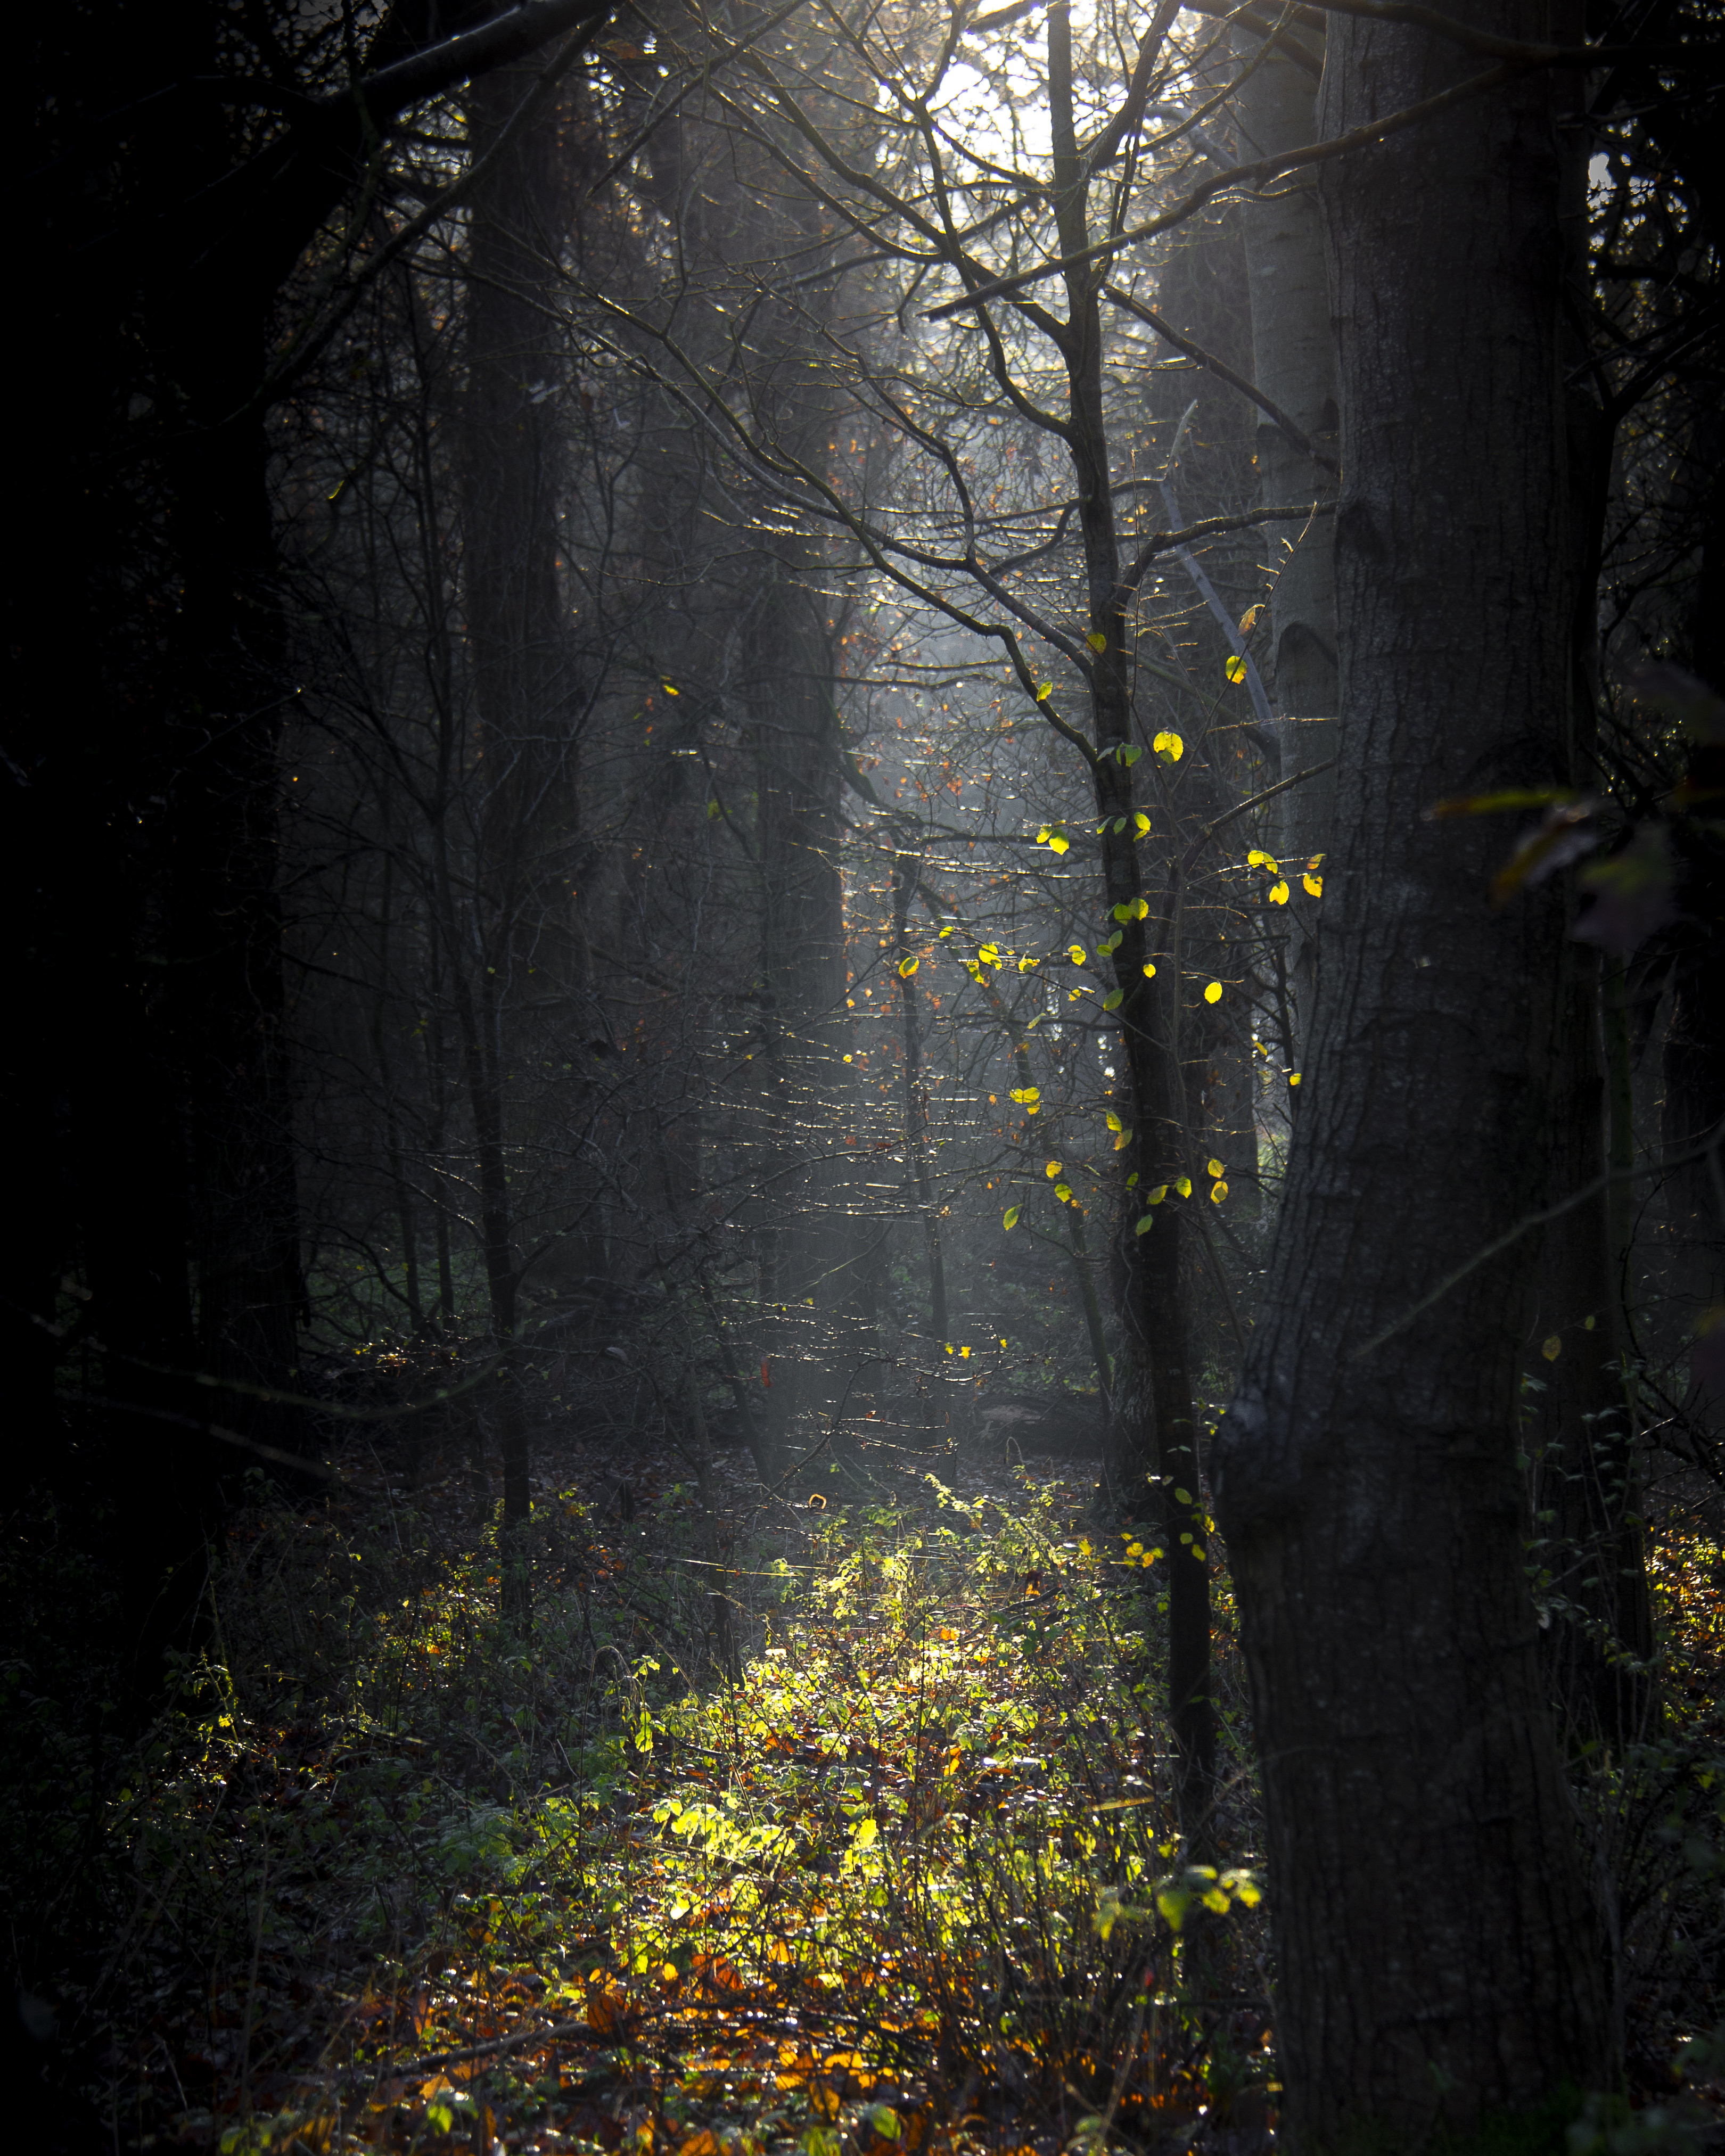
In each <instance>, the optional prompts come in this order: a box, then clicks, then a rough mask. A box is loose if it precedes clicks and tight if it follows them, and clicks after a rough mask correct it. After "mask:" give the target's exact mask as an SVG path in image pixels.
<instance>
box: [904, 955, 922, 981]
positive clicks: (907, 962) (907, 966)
mask: <svg viewBox="0 0 1725 2156" xmlns="http://www.w3.org/2000/svg"><path fill="white" fill-rule="evenodd" d="M921 964H922V960H921V959H920V958H901V959H900V960H899V962H898V977H899V978H900V980H901V981H908V980H909V979H910V978H911V974H912V973H915V972H916V968H918V967H919V966H920V965H921Z"/></svg>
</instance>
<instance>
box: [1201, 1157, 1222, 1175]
mask: <svg viewBox="0 0 1725 2156" xmlns="http://www.w3.org/2000/svg"><path fill="white" fill-rule="evenodd" d="M1204 1168H1205V1169H1206V1171H1207V1172H1208V1173H1209V1174H1211V1175H1225V1174H1226V1173H1228V1171H1227V1169H1226V1168H1224V1167H1223V1165H1222V1163H1221V1162H1220V1161H1219V1160H1207V1161H1206V1162H1205V1163H1204Z"/></svg>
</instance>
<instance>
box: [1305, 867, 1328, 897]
mask: <svg viewBox="0 0 1725 2156" xmlns="http://www.w3.org/2000/svg"><path fill="white" fill-rule="evenodd" d="M1300 880H1301V883H1303V884H1304V885H1305V886H1306V888H1307V891H1310V892H1311V894H1312V896H1313V897H1314V898H1322V896H1323V895H1324V880H1323V878H1322V876H1319V875H1313V874H1312V871H1311V870H1310V869H1308V870H1307V871H1306V873H1305V875H1302V876H1301V879H1300Z"/></svg>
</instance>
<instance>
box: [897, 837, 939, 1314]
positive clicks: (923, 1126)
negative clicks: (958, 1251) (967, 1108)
mask: <svg viewBox="0 0 1725 2156" xmlns="http://www.w3.org/2000/svg"><path fill="white" fill-rule="evenodd" d="M921 866H922V863H921V860H920V857H919V856H918V855H915V854H896V855H894V856H893V863H892V920H893V941H894V946H895V947H896V950H897V952H898V954H899V956H898V992H899V1003H900V1006H901V1011H902V1014H903V1019H904V1075H905V1167H906V1170H907V1172H908V1173H909V1175H910V1178H911V1187H912V1188H913V1189H914V1190H915V1192H916V1210H917V1211H918V1213H919V1214H921V1215H922V1246H923V1250H924V1254H925V1255H926V1256H927V1260H928V1319H929V1331H930V1334H931V1337H932V1338H933V1340H934V1342H935V1343H936V1346H937V1348H938V1347H939V1345H940V1343H941V1342H943V1341H944V1340H945V1339H946V1338H947V1269H946V1265H945V1261H944V1260H943V1258H942V1253H941V1224H940V1219H939V1216H938V1214H937V1213H936V1211H935V1209H934V1178H933V1176H932V1173H931V1172H930V1167H929V1158H928V1089H927V1086H925V1085H924V1083H923V1081H922V1016H921V1014H920V1013H919V1012H918V1010H917V1008H916V1006H917V1002H918V1000H919V999H918V997H917V994H916V981H915V978H913V976H914V973H915V970H916V952H914V951H913V950H912V948H911V940H910V936H909V932H908V931H909V925H910V911H911V900H912V899H913V898H914V897H915V896H916V886H917V882H918V880H919V871H920V869H921ZM907 967H908V968H910V969H911V970H910V971H909V972H906V968H907Z"/></svg>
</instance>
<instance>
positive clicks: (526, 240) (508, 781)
mask: <svg viewBox="0 0 1725 2156" xmlns="http://www.w3.org/2000/svg"><path fill="white" fill-rule="evenodd" d="M533 80H534V74H533V70H531V69H528V68H519V69H509V68H506V69H499V70H498V71H497V72H496V73H495V74H492V75H490V76H488V77H486V78H485V80H484V81H482V82H480V83H479V84H477V85H475V88H474V89H473V90H472V91H471V92H470V101H469V109H470V135H471V152H472V155H473V156H474V157H475V159H478V158H480V157H486V156H487V155H488V154H491V153H494V154H492V162H490V167H489V169H488V170H487V171H486V172H485V177H484V178H483V180H482V181H481V182H480V184H479V185H478V186H477V187H475V190H474V192H473V196H472V201H471V217H472V239H471V242H470V258H469V274H468V285H467V317H468V318H467V357H468V384H467V410H466V429H465V444H464V448H465V458H464V462H465V517H464V547H463V569H464V575H465V583H466V592H467V617H468V630H469V644H470V659H471V664H472V668H473V689H474V699H475V704H476V706H477V707H478V711H479V717H480V738H481V742H482V747H483V758H482V760H481V762H480V765H479V767H478V768H477V771H476V773H475V780H474V783H476V784H477V786H478V788H479V789H480V794H481V798H482V805H481V807H480V814H479V816H478V819H477V826H478V843H479V847H480V860H479V862H478V865H477V867H478V874H477V877H476V879H475V880H476V885H477V889H476V891H475V900H474V914H473V919H472V924H471V932H470V934H469V935H467V936H466V937H461V936H459V935H458V933H457V932H456V927H455V922H454V918H453V915H452V917H451V918H450V919H449V921H448V923H447V925H446V934H447V937H448V942H449V952H450V956H451V959H452V961H453V963H454V971H455V974H456V979H457V998H456V1006H457V1010H458V1012H459V1017H460V1020H461V1028H462V1033H463V1036H464V1039H463V1046H464V1050H465V1059H466V1066H467V1079H468V1095H469V1101H470V1106H471V1109H472V1113H473V1121H474V1137H475V1145H476V1148H477V1151H478V1155H479V1170H480V1221H481V1238H480V1240H481V1244H482V1246H483V1253H484V1257H485V1277H486V1284H487V1288H488V1291H489V1295H490V1314H491V1332H492V1338H493V1342H494V1345H495V1349H496V1352H497V1355H498V1364H497V1375H496V1381H495V1388H494V1391H493V1401H494V1404H495V1414H496V1421H497V1435H498V1443H499V1449H500V1450H501V1455H502V1463H503V1538H504V1553H503V1581H504V1591H503V1602H504V1609H505V1614H506V1616H508V1617H510V1618H511V1620H514V1621H516V1622H517V1623H525V1622H526V1619H527V1617H528V1614H529V1608H530V1594H529V1584H528V1577H527V1558H526V1546H525V1532H526V1526H527V1522H528V1518H529V1516H530V1514H531V1510H532V1490H531V1477H530V1468H531V1460H530V1447H529V1438H528V1432H527V1427H526V1414H525V1409H524V1406H523V1403H522V1400H521V1384H520V1373H519V1368H518V1358H517V1357H516V1353H515V1350H516V1331H517V1319H518V1312H517V1307H516V1304H517V1296H518V1290H519V1286H520V1270H519V1266H518V1264H517V1260H516V1251H515V1224H514V1221H513V1219H512V1215H511V1201H510V1192H509V1175H508V1168H507V1159H508V1133H507V1131H506V1127H505V1092H504V1075H505V1074H504V1065H505V1057H506V1044H505V1040H504V1032H503V1029H504V1022H505V1021H504V1013H503V1008H502V996H503V993H504V983H506V980H507V978H508V975H509V973H510V971H511V962H512V961H513V960H514V959H515V958H516V956H517V947H518V942H519V939H520V937H521V934H522V932H523V930H524V928H525V927H526V926H527V924H528V921H529V919H530V916H531V914H532V912H533V910H534V908H535V906H536V901H537V900H538V898H539V896H540V892H539V888H538V885H539V879H540V878H541V877H542V875H543V874H544V870H543V866H542V862H543V860H544V857H545V855H546V854H547V850H548V848H547V841H548V840H549V839H551V838H552V835H553V834H552V828H551V826H552V824H554V822H555V819H556V818H557V815H558V814H559V810H560V808H562V807H563V806H564V805H565V804H564V803H563V798H562V797H563V795H564V793H565V791H566V789H567V784H568V771H567V759H568V757H569V756H570V755H571V754H572V751H571V749H570V747H569V744H568V742H567V738H566V734H567V725H568V705H569V701H570V683H569V681H568V679H567V644H566V641H565V639H564V635H563V630H562V609H561V607H560V604H559V598H558V591H557V511H556V471H557V449H556V438H555V434H554V432H553V411H552V408H551V407H549V406H548V404H547V400H546V399H545V398H544V397H543V395H542V394H541V393H539V392H540V390H541V389H542V383H540V382H538V381H537V377H540V376H542V375H543V374H544V373H545V372H547V370H548V368H549V367H550V366H551V365H552V364H553V363H554V362H549V361H547V357H546V356H545V347H546V341H547V315H548V312H549V305H550V301H551V298H552V293H553V290H554V288H555V285H556V281H557V254H558V249H559V246H560V242H561V235H562V229H563V226H564V223H565V222H566V218H565V216H564V215H563V205H562V186H561V172H560V161H559V149H560V143H559V127H558V121H559V112H558V109H557V105H555V104H554V103H552V102H550V101H548V100H541V102H540V103H539V104H538V105H536V107H535V108H534V109H533V110H532V114H531V118H530V119H529V120H528V121H526V123H525V124H521V123H520V122H517V123H516V125H515V126H513V127H511V126H510V122H511V115H514V114H516V111H517V110H518V109H519V108H520V107H521V105H522V101H523V100H524V98H525V97H526V94H527V92H528V90H529V89H530V87H531V84H532V82H533ZM506 129H507V130H508V132H507V136H506V139H505V131H506ZM444 894H445V902H446V904H452V901H451V899H450V887H449V883H448V880H447V879H446V880H445V881H444ZM464 960H465V964H464ZM469 977H470V978H469Z"/></svg>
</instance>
